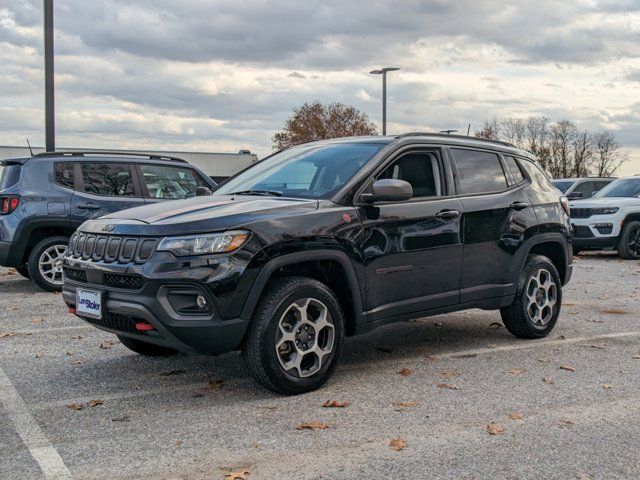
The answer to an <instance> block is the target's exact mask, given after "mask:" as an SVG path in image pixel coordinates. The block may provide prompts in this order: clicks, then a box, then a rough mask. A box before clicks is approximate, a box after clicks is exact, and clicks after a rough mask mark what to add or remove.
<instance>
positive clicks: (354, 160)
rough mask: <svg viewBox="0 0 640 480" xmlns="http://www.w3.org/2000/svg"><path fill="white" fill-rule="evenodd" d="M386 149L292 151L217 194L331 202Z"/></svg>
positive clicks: (345, 146) (338, 146) (354, 146)
mask: <svg viewBox="0 0 640 480" xmlns="http://www.w3.org/2000/svg"><path fill="white" fill-rule="evenodd" d="M384 147H385V144H383V143H334V144H320V145H318V144H315V145H301V146H299V147H292V148H288V149H287V150H283V151H282V152H279V153H276V154H275V155H273V156H271V157H268V158H266V159H264V160H263V161H261V162H258V163H256V164H255V165H254V166H253V167H251V168H249V169H247V170H245V171H244V172H242V173H240V174H239V175H238V176H236V177H235V178H232V179H231V180H229V181H228V182H226V183H225V184H223V185H221V186H220V188H218V189H217V190H216V191H215V193H216V194H231V193H238V192H243V193H249V192H252V191H255V192H263V193H264V192H267V193H273V194H274V195H282V196H285V197H298V198H330V197H331V196H332V195H333V194H334V193H335V192H337V191H338V190H339V189H340V188H341V187H342V186H343V185H344V184H345V183H347V182H348V181H349V180H350V179H351V178H352V177H353V176H354V175H355V174H356V172H358V170H360V169H361V168H362V166H363V165H364V164H365V163H367V162H368V161H369V160H370V159H371V158H372V157H373V156H374V155H375V154H376V153H377V152H379V151H380V150H381V149H382V148H384Z"/></svg>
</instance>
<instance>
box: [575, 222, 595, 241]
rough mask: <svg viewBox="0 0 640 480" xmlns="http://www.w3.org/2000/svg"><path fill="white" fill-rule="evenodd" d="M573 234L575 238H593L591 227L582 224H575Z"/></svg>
mask: <svg viewBox="0 0 640 480" xmlns="http://www.w3.org/2000/svg"><path fill="white" fill-rule="evenodd" d="M573 236H574V237H575V238H593V232H592V231H591V229H590V228H589V227H585V226H582V225H578V226H576V225H574V226H573Z"/></svg>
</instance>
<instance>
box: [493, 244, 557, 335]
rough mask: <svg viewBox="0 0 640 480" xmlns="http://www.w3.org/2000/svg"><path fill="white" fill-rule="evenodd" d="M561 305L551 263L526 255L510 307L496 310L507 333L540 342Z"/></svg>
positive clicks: (553, 321)
mask: <svg viewBox="0 0 640 480" xmlns="http://www.w3.org/2000/svg"><path fill="white" fill-rule="evenodd" d="M561 304H562V282H561V281H560V275H559V274H558V270H557V269H556V267H555V265H554V264H553V262H551V260H549V259H548V258H547V257H545V256H543V255H529V257H528V258H527V261H526V263H525V265H524V268H523V270H522V273H521V274H520V278H519V281H518V290H517V291H516V296H515V298H514V300H513V303H512V304H511V305H509V306H508V307H504V308H502V309H500V314H501V316H502V321H503V322H504V326H505V327H507V330H509V332H511V333H512V334H513V335H515V336H516V337H520V338H542V337H546V336H547V335H549V333H550V332H551V330H553V327H555V325H556V322H557V321H558V316H559V315H560V307H561Z"/></svg>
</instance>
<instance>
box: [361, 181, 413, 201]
mask: <svg viewBox="0 0 640 480" xmlns="http://www.w3.org/2000/svg"><path fill="white" fill-rule="evenodd" d="M372 190H373V195H371V197H370V198H371V201H372V202H404V201H406V200H409V199H410V198H411V197H413V188H412V187H411V184H410V183H409V182H405V181H404V180H396V179H395V178H383V179H380V180H376V181H375V182H374V184H373V187H372Z"/></svg>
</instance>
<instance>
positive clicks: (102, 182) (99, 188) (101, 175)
mask: <svg viewBox="0 0 640 480" xmlns="http://www.w3.org/2000/svg"><path fill="white" fill-rule="evenodd" d="M80 169H81V171H82V180H83V183H84V191H85V192H86V193H93V194H94V195H105V196H121V197H133V196H134V190H133V177H132V175H131V167H130V166H129V165H127V164H120V163H94V162H91V163H83V164H82V165H81V166H80Z"/></svg>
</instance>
